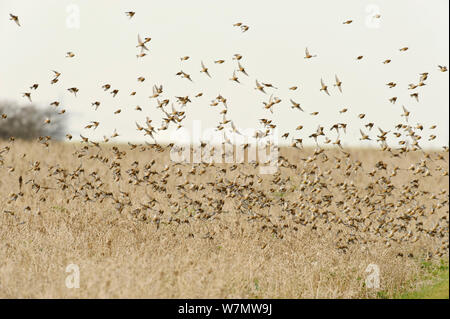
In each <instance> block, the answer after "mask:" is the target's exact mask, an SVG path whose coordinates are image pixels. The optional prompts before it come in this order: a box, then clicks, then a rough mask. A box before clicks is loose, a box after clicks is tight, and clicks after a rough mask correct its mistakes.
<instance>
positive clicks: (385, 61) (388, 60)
mask: <svg viewBox="0 0 450 319" xmlns="http://www.w3.org/2000/svg"><path fill="white" fill-rule="evenodd" d="M389 63H391V59H387V60H384V61H383V64H389Z"/></svg>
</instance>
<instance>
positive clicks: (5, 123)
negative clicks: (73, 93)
mask: <svg viewBox="0 0 450 319" xmlns="http://www.w3.org/2000/svg"><path fill="white" fill-rule="evenodd" d="M47 119H50V123H46V120H47ZM64 119H65V116H61V115H59V114H58V113H57V112H56V111H55V109H54V108H52V107H45V108H42V107H37V106H35V105H34V104H28V105H19V104H17V103H15V102H10V101H0V139H9V138H10V137H14V138H19V139H24V140H29V139H34V138H38V137H39V136H51V138H52V139H62V138H63V137H64V128H65V120H64Z"/></svg>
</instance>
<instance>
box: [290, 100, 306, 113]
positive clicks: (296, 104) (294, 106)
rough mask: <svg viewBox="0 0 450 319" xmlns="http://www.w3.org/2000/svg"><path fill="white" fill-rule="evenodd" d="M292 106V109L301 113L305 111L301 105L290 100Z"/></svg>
mask: <svg viewBox="0 0 450 319" xmlns="http://www.w3.org/2000/svg"><path fill="white" fill-rule="evenodd" d="M290 101H291V103H292V105H291V108H293V109H299V110H300V111H302V112H304V111H303V109H302V108H301V107H300V103H297V102H295V101H294V100H293V99H290Z"/></svg>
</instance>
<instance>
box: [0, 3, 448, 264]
mask: <svg viewBox="0 0 450 319" xmlns="http://www.w3.org/2000/svg"><path fill="white" fill-rule="evenodd" d="M125 14H126V16H128V17H129V18H130V19H132V18H133V17H134V16H135V12H132V11H130V12H126V13H125ZM374 18H377V19H379V18H380V16H379V15H377V16H376V17H374ZM10 20H12V21H13V22H15V23H16V24H17V25H18V26H19V27H20V26H21V23H20V22H19V17H18V16H15V15H13V14H10ZM352 22H353V20H347V21H344V22H343V24H344V25H350V24H351V23H352ZM233 27H235V28H239V29H240V30H241V32H247V31H248V30H249V26H247V25H245V24H243V23H241V22H238V23H235V24H233ZM151 40H152V39H151V38H150V37H144V38H143V39H142V38H141V36H140V35H137V44H136V49H137V50H138V52H137V54H136V56H137V58H139V59H141V58H145V57H146V56H147V54H149V52H150V49H149V47H150V42H151ZM407 50H409V48H408V47H402V48H400V49H399V51H400V52H405V51H407ZM66 57H67V58H68V59H74V58H75V59H76V53H74V52H67V53H66ZM242 58H243V56H242V55H240V54H235V55H234V56H233V57H232V59H233V60H235V61H236V66H237V68H236V69H235V70H233V73H232V76H231V77H230V79H229V80H230V81H233V82H236V83H240V79H239V77H240V76H245V77H249V74H248V73H247V71H246V69H245V67H244V66H243V65H242ZM313 58H318V55H317V54H311V53H310V51H309V49H308V48H306V49H305V56H304V59H305V60H309V59H313ZM363 58H364V57H363V56H358V57H357V58H356V60H361V59H363ZM189 59H190V57H189V56H182V57H180V60H181V62H184V61H187V60H189ZM214 63H215V64H223V63H225V60H223V59H218V60H215V61H214ZM382 63H384V64H388V63H391V60H390V59H387V60H385V61H383V62H382ZM437 71H440V72H447V67H446V66H441V65H439V66H438V67H437ZM52 72H53V77H52V78H51V79H50V83H51V84H52V85H54V84H57V83H58V80H59V78H60V77H61V76H62V72H59V71H56V70H53V71H52ZM199 73H201V74H202V76H206V77H209V78H212V76H213V74H211V72H210V70H209V68H208V67H207V65H205V64H204V62H203V61H201V64H200V67H199ZM176 76H179V77H180V78H182V79H186V80H188V81H193V76H192V75H191V74H187V73H186V72H184V71H183V70H180V71H179V72H178V73H176ZM428 77H429V73H428V72H424V73H420V74H419V75H418V79H417V83H411V84H409V87H408V89H409V90H414V92H412V93H411V94H410V96H411V97H412V98H414V99H416V100H418V99H419V89H420V88H421V87H423V86H425V85H426V81H427V79H428ZM137 81H138V82H144V81H145V78H144V77H143V76H140V77H138V78H137ZM396 85H397V83H395V82H389V83H386V86H387V87H388V88H393V87H395V86H396ZM38 87H39V84H37V83H36V84H33V85H32V86H31V87H30V90H29V91H28V92H24V93H23V97H24V98H26V99H28V100H29V101H30V102H31V101H32V91H36V90H37V89H38ZM101 88H102V89H103V90H104V91H108V92H109V93H110V94H111V95H112V96H113V97H115V96H116V95H117V94H118V93H119V89H117V88H113V87H112V86H111V84H109V83H105V84H103V85H102V86H101ZM333 88H334V89H335V90H336V92H339V94H342V93H343V92H344V86H343V82H342V81H341V80H340V78H339V77H338V76H337V75H336V76H335V83H334V84H333ZM254 89H255V90H257V91H259V92H261V94H263V95H264V96H268V99H267V100H266V101H264V102H263V108H264V109H265V110H268V111H270V112H271V113H273V112H274V108H275V107H276V106H277V105H278V104H279V103H281V102H282V99H281V98H279V97H277V96H275V92H276V90H277V89H278V88H277V87H276V86H275V85H274V84H272V83H265V82H261V81H258V80H257V79H255V88H254ZM288 89H289V90H292V91H295V90H297V89H298V87H297V86H291V87H289V88H288ZM318 89H319V90H320V92H323V94H326V95H328V96H329V95H331V93H330V92H331V87H330V85H327V84H326V83H325V82H324V81H323V79H320V86H319V85H318ZM67 91H68V92H69V93H71V94H74V95H75V96H77V94H78V93H79V89H78V88H76V87H71V88H68V89H67ZM268 93H270V95H268ZM130 94H131V95H135V94H136V91H133V92H131V93H130ZM193 96H194V98H200V97H201V96H203V92H199V93H195V94H194V95H193ZM150 99H153V100H156V108H157V109H159V110H160V111H161V112H162V113H163V121H162V124H161V126H160V127H156V126H154V124H153V120H152V119H150V118H149V117H146V119H145V121H144V123H138V122H136V123H135V125H136V129H137V130H138V131H139V132H142V133H143V134H144V136H149V137H150V138H152V139H153V143H148V142H146V143H145V144H133V143H130V142H129V143H128V146H129V147H130V150H139V151H141V152H145V151H153V152H156V153H164V152H166V151H168V150H170V148H171V147H173V146H174V144H173V143H171V144H169V145H161V144H159V143H157V141H156V137H157V135H158V132H160V131H164V130H167V129H169V127H170V126H171V125H173V126H175V127H176V128H180V127H182V123H183V120H184V119H185V118H186V112H187V110H188V108H187V106H188V104H189V103H192V100H193V98H192V97H190V96H175V97H174V98H173V99H169V98H167V97H164V90H163V86H162V85H154V86H153V92H152V95H151V96H150ZM397 99H398V98H397V97H396V96H393V97H391V98H390V99H389V101H390V102H391V103H393V104H395V103H396V102H397ZM171 100H172V101H171ZM175 103H176V105H175ZM289 103H290V107H291V108H292V109H294V110H298V111H299V112H305V110H304V108H302V106H301V104H300V103H298V102H296V101H294V100H293V99H289ZM51 105H52V106H54V107H55V108H57V107H58V106H59V105H60V102H59V101H54V102H53V103H52V104H51ZM169 105H170V109H169ZM210 105H211V106H213V107H214V106H222V107H223V108H222V109H221V111H220V114H221V115H222V116H223V117H222V118H223V120H221V121H220V122H219V123H218V125H217V127H216V130H217V131H223V132H224V133H223V134H224V141H223V144H226V143H231V141H230V139H229V138H227V133H226V132H228V133H231V134H241V132H239V129H238V128H237V126H236V125H235V123H234V122H233V120H231V119H229V118H227V111H228V106H227V98H226V97H224V96H222V95H220V94H219V95H218V96H217V97H216V98H214V99H213V100H212V101H211V104H210ZM100 106H101V102H100V101H94V102H92V107H93V108H95V110H97V109H98V108H99V107H100ZM135 110H136V111H142V108H141V107H139V106H137V107H136V108H135ZM402 110H403V113H402V114H401V117H403V118H404V121H402V122H401V123H399V124H398V125H396V126H395V127H394V128H393V129H392V130H385V129H382V128H380V127H377V131H378V133H377V134H375V136H373V135H372V134H370V133H369V132H371V131H372V129H373V128H374V127H376V125H375V123H372V122H368V123H366V124H365V125H364V128H361V129H360V135H361V136H360V140H362V141H366V140H376V142H378V143H379V146H380V160H379V161H378V162H376V164H375V165H374V167H368V166H367V165H364V164H363V163H362V162H361V161H359V160H357V159H354V158H352V155H351V152H350V151H347V150H345V149H344V147H343V145H342V140H341V138H342V136H343V134H346V129H347V123H341V122H337V123H335V124H333V125H332V126H331V127H330V128H329V129H328V130H329V131H330V132H332V131H333V130H334V131H335V132H336V138H335V139H334V140H332V139H331V138H330V137H329V136H327V134H326V129H325V127H323V126H321V125H319V127H318V128H317V130H315V131H314V132H312V133H311V134H310V135H308V138H310V139H313V140H314V141H315V143H316V148H315V149H314V151H312V152H311V154H309V155H308V156H306V155H305V156H304V157H301V156H302V155H304V154H308V151H307V150H306V149H305V150H304V153H303V151H298V149H301V148H303V138H300V137H292V144H291V146H292V147H293V148H294V149H296V152H298V154H300V160H298V161H294V160H293V159H288V158H287V157H285V156H279V158H278V166H279V170H278V171H277V172H276V173H275V174H273V175H267V176H259V175H258V174H257V173H254V172H252V171H251V170H252V169H256V168H257V167H258V166H259V165H260V163H258V162H256V161H254V162H251V163H248V165H247V164H245V165H244V164H233V165H223V164H218V163H197V164H187V165H186V164H180V163H175V164H174V163H170V164H169V165H165V166H163V167H162V165H158V163H157V162H156V161H155V160H152V161H150V162H145V163H139V162H138V161H134V162H132V164H131V166H129V167H123V165H124V159H125V158H126V152H125V151H124V150H122V149H121V148H120V147H117V146H112V147H111V149H110V151H111V154H110V155H108V156H106V155H105V154H104V153H102V149H104V148H105V144H103V143H100V142H96V141H93V140H90V139H89V138H88V137H86V136H83V135H80V137H81V147H80V149H77V150H76V152H75V153H74V154H73V156H74V158H76V159H77V160H80V162H81V163H82V161H83V160H85V161H97V162H98V163H100V165H102V166H104V167H105V169H106V171H107V172H110V174H111V179H110V180H107V179H106V177H105V176H101V175H100V174H99V173H98V170H92V171H88V169H85V168H84V167H83V165H82V164H80V165H79V166H78V167H77V168H76V169H74V170H71V169H68V168H64V167H62V166H61V165H59V164H58V165H50V166H48V167H46V169H47V174H45V176H43V177H42V176H41V175H40V173H41V171H42V170H41V169H42V167H41V163H40V161H33V162H32V163H30V169H29V171H28V173H27V174H28V175H29V176H25V178H26V177H28V180H27V181H25V179H24V177H23V176H22V175H20V177H19V179H18V183H19V184H18V190H17V191H16V192H13V193H11V194H9V197H8V202H7V203H8V204H11V205H13V204H14V202H16V201H17V199H18V198H20V197H23V196H24V188H25V185H28V184H30V191H34V192H35V194H37V193H38V192H39V191H41V194H42V193H44V195H41V197H40V201H42V202H45V200H46V196H45V192H48V191H55V190H56V191H57V192H62V194H61V196H65V198H67V203H68V202H70V201H82V202H100V203H103V201H111V203H112V204H113V206H114V208H115V209H116V210H117V211H118V212H120V213H123V212H124V211H126V212H128V213H129V214H131V215H133V216H134V217H135V218H137V219H139V220H142V221H147V222H152V223H155V225H156V227H158V228H159V227H161V226H162V225H166V224H172V223H175V224H181V223H189V221H190V220H191V219H192V218H195V219H200V220H205V221H211V220H214V219H217V218H220V216H221V214H225V213H227V212H229V211H230V210H231V211H234V212H238V213H239V214H243V215H244V216H246V217H247V220H248V221H249V222H255V223H257V225H259V226H260V229H261V230H268V231H270V232H272V233H273V234H274V235H275V236H277V237H278V238H283V236H284V235H283V233H285V232H286V231H288V230H293V231H297V230H298V229H299V228H301V227H302V226H304V227H309V228H310V229H312V230H315V231H318V232H330V231H335V232H336V234H335V235H336V248H337V249H339V250H341V251H343V252H345V251H347V249H348V247H349V246H350V245H352V244H360V245H364V244H368V243H370V242H383V243H385V244H386V245H387V246H390V245H392V244H393V243H397V244H401V243H403V242H410V243H414V242H416V241H418V240H419V239H420V238H422V237H428V238H432V239H433V240H436V241H437V242H438V243H439V244H438V245H436V249H435V251H433V252H430V255H439V256H442V255H444V254H448V223H449V220H448V196H449V192H448V183H447V184H446V185H445V187H444V188H443V189H441V190H439V191H437V192H435V191H430V190H427V187H429V183H432V181H433V180H435V179H438V178H440V177H441V176H443V177H445V176H448V167H447V166H448V155H447V153H448V151H449V148H448V146H444V147H443V151H435V152H425V151H423V150H422V148H421V146H420V140H421V139H422V134H421V132H422V131H423V130H424V125H423V124H420V123H418V124H416V125H412V124H410V123H409V117H410V114H411V111H409V110H408V109H407V108H405V107H404V106H403V107H402ZM347 111H348V109H346V108H343V109H342V110H340V111H339V113H345V112H347ZM64 113H65V110H60V111H58V114H64ZM119 113H121V109H118V110H115V111H114V114H119ZM309 114H310V115H311V116H316V115H318V114H319V112H311V113H309ZM7 117H8V116H7V114H2V119H3V120H7ZM358 118H359V119H364V118H365V114H363V113H361V114H358ZM50 123H51V119H46V121H45V123H43V125H48V124H50ZM260 123H261V124H262V125H263V128H262V129H260V130H257V131H256V133H255V136H254V137H257V138H264V137H267V136H269V135H270V134H271V133H272V132H273V130H274V129H275V128H276V124H275V123H273V121H272V120H270V119H267V118H263V119H260ZM0 125H1V122H0ZM100 125H101V124H100V122H99V121H91V122H90V123H88V124H87V125H86V126H85V129H92V130H95V129H97V128H98V127H99V126H100ZM435 128H436V125H432V126H430V127H429V129H430V130H434V129H435ZM302 129H303V126H302V125H299V126H298V127H296V132H297V131H301V130H302ZM289 135H290V134H289V133H284V134H283V135H282V137H283V138H285V139H287V138H288V137H289ZM117 136H118V133H117V131H115V132H114V134H113V135H112V136H110V137H106V136H105V137H104V142H105V143H107V142H109V141H110V139H112V138H114V137H117ZM388 136H395V138H397V139H398V141H397V142H398V146H392V145H388V143H387V137H388ZM66 137H67V139H69V140H71V139H72V135H71V134H70V133H67V135H66ZM435 138H436V135H435V134H430V135H429V136H428V137H427V139H428V140H429V141H430V140H434V139H435ZM319 139H321V141H319ZM50 140H51V137H49V136H46V137H40V138H39V140H38V142H39V143H41V144H43V145H44V146H45V147H47V148H48V147H50V145H51V144H50V143H49V141H50ZM10 142H11V143H13V142H14V137H11V140H10ZM322 143H323V144H330V145H335V146H336V147H335V148H331V149H329V148H324V147H321V145H320V144H322ZM201 146H202V148H205V149H206V143H203V142H202V145H201ZM248 146H249V145H248V144H245V145H244V146H243V148H244V149H245V148H247V147H248ZM10 149H11V146H10V145H7V146H5V147H3V148H2V149H0V167H2V166H3V165H5V155H6V154H7V153H8V152H9V151H10ZM412 153H414V154H421V157H419V159H417V161H416V162H414V163H413V164H411V165H410V166H409V167H402V165H401V163H402V160H403V159H405V158H407V156H409V155H411V154H412ZM383 156H386V157H387V158H390V159H391V160H392V161H394V162H395V161H397V162H395V163H398V165H397V164H387V163H385V162H383V161H382V160H381V159H383ZM412 158H414V157H412ZM241 165H242V166H241ZM323 167H328V168H327V169H323ZM8 171H9V173H10V174H14V171H15V168H14V166H13V165H11V166H8ZM202 175H203V176H213V179H212V180H210V181H208V182H204V180H202V179H200V178H199V177H200V176H202ZM39 177H42V179H41V180H40V181H39ZM81 177H83V178H81ZM117 183H118V184H119V185H121V186H120V187H125V186H126V185H128V186H129V187H133V188H136V189H138V188H143V189H145V196H144V197H142V196H134V194H133V192H130V191H123V190H120V189H119V190H118V191H113V190H112V189H113V187H112V185H111V184H117ZM443 184H445V182H443ZM120 187H119V188H120ZM147 189H151V192H150V193H148V192H147ZM69 194H71V195H69ZM274 194H280V195H279V196H274ZM30 210H31V208H30V206H28V205H27V206H26V207H25V211H30ZM4 212H7V213H13V210H9V209H6V210H5V211H4ZM434 216H436V218H434ZM430 220H431V221H432V222H430ZM258 223H259V224H258ZM190 235H192V236H193V234H190ZM204 236H205V237H204V238H209V239H212V238H213V237H214V233H210V232H208V234H205V235H204Z"/></svg>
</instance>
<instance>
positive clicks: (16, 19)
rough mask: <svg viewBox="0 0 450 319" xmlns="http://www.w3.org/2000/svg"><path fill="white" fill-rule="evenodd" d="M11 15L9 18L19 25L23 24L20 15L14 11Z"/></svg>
mask: <svg viewBox="0 0 450 319" xmlns="http://www.w3.org/2000/svg"><path fill="white" fill-rule="evenodd" d="M9 16H10V18H9V20H12V21H14V22H15V23H16V24H17V25H18V26H19V27H20V26H21V25H20V22H19V17H18V16H15V15H13V14H12V13H10V14H9Z"/></svg>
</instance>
